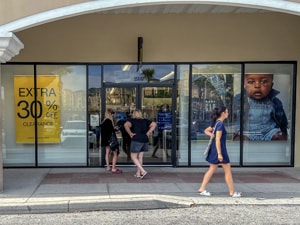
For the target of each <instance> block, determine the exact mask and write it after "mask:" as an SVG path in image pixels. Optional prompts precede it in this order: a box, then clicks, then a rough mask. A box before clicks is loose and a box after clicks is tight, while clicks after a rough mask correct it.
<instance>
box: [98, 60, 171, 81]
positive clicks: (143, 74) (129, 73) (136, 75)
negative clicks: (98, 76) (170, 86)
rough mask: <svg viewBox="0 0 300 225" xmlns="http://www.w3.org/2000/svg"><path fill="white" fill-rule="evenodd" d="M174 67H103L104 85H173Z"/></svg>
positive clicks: (166, 65)
mask: <svg viewBox="0 0 300 225" xmlns="http://www.w3.org/2000/svg"><path fill="white" fill-rule="evenodd" d="M173 68H174V65H172V64H169V65H168V64H162V65H151V64H149V65H143V66H142V67H138V66H137V65H132V64H124V65H104V76H103V82H105V83H154V84H155V83H160V84H161V83H173V80H174V69H173Z"/></svg>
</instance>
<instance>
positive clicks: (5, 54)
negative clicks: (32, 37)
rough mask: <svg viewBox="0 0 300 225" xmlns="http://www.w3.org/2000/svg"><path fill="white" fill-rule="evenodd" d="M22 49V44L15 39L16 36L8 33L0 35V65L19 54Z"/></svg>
mask: <svg viewBox="0 0 300 225" xmlns="http://www.w3.org/2000/svg"><path fill="white" fill-rule="evenodd" d="M22 48H24V44H23V43H22V42H21V41H20V40H19V39H18V38H17V36H16V35H14V34H13V33H11V32H9V33H6V34H1V35H0V63H5V62H7V61H9V60H10V59H11V58H12V57H14V56H16V55H18V54H19V52H20V50H21V49H22Z"/></svg>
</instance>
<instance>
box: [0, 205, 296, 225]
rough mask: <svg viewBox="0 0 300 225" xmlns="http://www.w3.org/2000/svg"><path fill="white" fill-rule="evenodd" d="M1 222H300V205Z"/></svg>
mask: <svg viewBox="0 0 300 225" xmlns="http://www.w3.org/2000/svg"><path fill="white" fill-rule="evenodd" d="M0 224H5V225H9V224H13V225H18V224H22V225H36V224H43V225H48V224H49V225H50V224H51V225H52V224H56V225H58V224H65V225H69V224H73V225H79V224H99V225H100V224H103V225H104V224H105V225H107V224H109V225H119V224H120V225H125V224H130V225H141V224H143V225H157V224H163V225H167V224H170V225H174V224H180V225H181V224H183V225H184V224H186V225H193V224H195V225H196V224H197V225H199V224H226V225H228V224H237V225H240V224H247V225H248V224H249V225H251V224H253V225H259V224H272V225H276V224H300V205H207V206H195V207H191V208H177V209H161V210H130V211H128V210H126V211H94V212H76V213H57V214H20V215H1V216H0Z"/></svg>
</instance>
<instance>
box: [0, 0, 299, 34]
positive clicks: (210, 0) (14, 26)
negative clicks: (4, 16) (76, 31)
mask: <svg viewBox="0 0 300 225" xmlns="http://www.w3.org/2000/svg"><path fill="white" fill-rule="evenodd" d="M158 4H213V5H228V6H240V7H247V8H256V9H265V10H270V11H275V12H283V13H287V14H293V15H298V16H299V15H300V3H296V2H290V1H285V0H266V1H262V0H219V1H214V0H205V1H204V0H196V1H183V0H177V1H176V0H164V1H161V0H94V1H89V2H85V3H80V4H75V5H71V6H66V7H62V8H58V9H53V10H48V11H45V12H41V13H38V14H34V15H31V16H28V17H25V18H22V19H18V20H15V21H13V22H10V23H7V24H4V25H2V26H0V36H1V33H7V32H17V31H21V30H25V29H28V28H30V27H34V26H37V25H40V24H45V23H48V22H52V21H56V20H60V19H64V18H68V17H73V16H78V15H83V14H88V13H93V12H99V11H106V10H111V9H120V8H124V7H134V6H143V5H158Z"/></svg>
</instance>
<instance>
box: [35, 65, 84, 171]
mask: <svg viewBox="0 0 300 225" xmlns="http://www.w3.org/2000/svg"><path fill="white" fill-rule="evenodd" d="M37 76H38V77H37V80H38V81H39V82H38V83H37V84H38V88H40V89H45V90H46V89H47V90H50V89H51V90H52V95H43V98H42V101H41V102H42V108H43V110H45V111H46V112H45V115H46V116H45V117H40V118H38V122H39V123H40V124H42V123H44V122H46V121H48V122H49V121H52V125H53V126H52V127H49V128H48V129H49V130H47V127H43V128H41V130H43V132H45V133H46V134H48V135H49V136H50V139H51V140H50V141H48V142H47V141H44V140H41V139H38V140H39V144H38V153H39V154H38V164H39V165H40V166H41V165H43V166H54V165H55V166H57V165H63V166H71V165H72V166H74V165H78V166H79V165H86V162H87V153H86V146H87V124H86V121H87V120H86V113H87V110H86V94H87V91H86V66H81V65H38V66H37ZM50 81H51V82H50ZM49 82H50V83H49ZM54 92H55V96H53V93H54ZM54 114H55V116H54ZM43 115H44V114H43ZM50 116H52V117H50ZM39 132H40V131H39ZM56 132H58V133H59V136H58V137H57V135H56ZM39 135H42V134H39Z"/></svg>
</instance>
